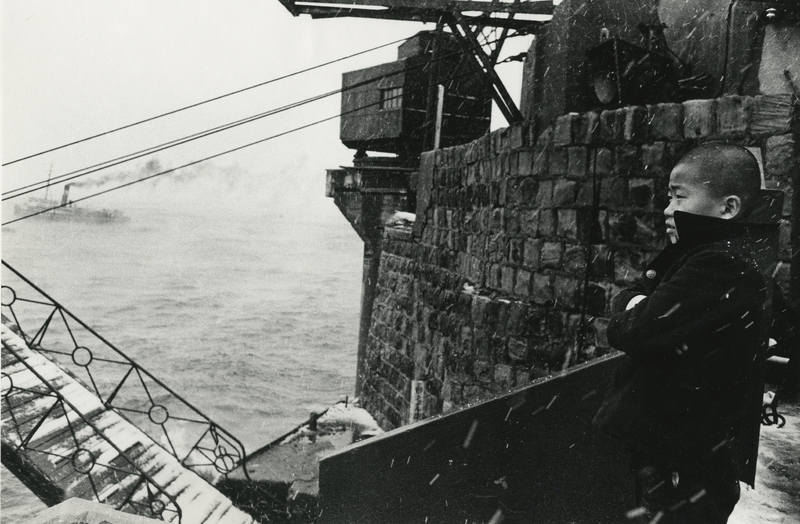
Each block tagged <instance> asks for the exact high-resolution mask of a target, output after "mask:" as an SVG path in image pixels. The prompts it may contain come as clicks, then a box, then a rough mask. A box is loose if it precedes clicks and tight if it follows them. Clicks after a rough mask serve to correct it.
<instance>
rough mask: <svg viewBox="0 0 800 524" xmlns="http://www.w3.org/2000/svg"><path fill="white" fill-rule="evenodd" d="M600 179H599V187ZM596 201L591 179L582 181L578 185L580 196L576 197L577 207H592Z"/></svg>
mask: <svg viewBox="0 0 800 524" xmlns="http://www.w3.org/2000/svg"><path fill="white" fill-rule="evenodd" d="M600 182H601V181H600V180H598V181H597V184H598V187H599V185H600ZM593 202H594V184H593V183H592V181H591V180H589V181H586V182H582V183H581V184H580V185H579V186H578V197H577V198H576V199H575V206H576V207H591V206H592V203H593Z"/></svg>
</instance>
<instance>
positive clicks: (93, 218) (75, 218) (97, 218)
mask: <svg viewBox="0 0 800 524" xmlns="http://www.w3.org/2000/svg"><path fill="white" fill-rule="evenodd" d="M71 185H72V184H66V185H64V193H63V194H62V195H61V201H60V202H59V201H58V200H53V199H50V198H47V196H46V195H45V197H44V198H31V199H29V200H28V201H27V202H26V203H24V204H22V205H16V206H14V214H15V215H16V216H18V217H29V218H39V219H45V220H58V221H70V222H89V223H112V222H113V223H119V222H127V221H128V220H130V218H129V217H127V216H126V215H125V214H124V213H123V212H122V211H119V210H117V209H90V208H86V207H81V206H77V205H75V204H74V203H73V202H72V201H71V200H70V199H69V190H70V186H71Z"/></svg>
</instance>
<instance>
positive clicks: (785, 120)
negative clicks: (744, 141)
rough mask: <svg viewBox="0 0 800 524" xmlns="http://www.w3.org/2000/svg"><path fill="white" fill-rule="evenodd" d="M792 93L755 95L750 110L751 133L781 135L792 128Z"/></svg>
mask: <svg viewBox="0 0 800 524" xmlns="http://www.w3.org/2000/svg"><path fill="white" fill-rule="evenodd" d="M791 126H792V97H791V95H759V96H756V97H753V99H752V104H751V111H750V133H751V134H753V135H754V136H766V135H781V134H784V133H788V132H789V131H791V129H792V127H791Z"/></svg>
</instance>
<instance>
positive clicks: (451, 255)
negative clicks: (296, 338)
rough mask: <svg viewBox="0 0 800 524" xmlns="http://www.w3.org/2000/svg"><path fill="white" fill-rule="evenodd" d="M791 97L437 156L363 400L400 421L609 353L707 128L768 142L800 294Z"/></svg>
mask: <svg viewBox="0 0 800 524" xmlns="http://www.w3.org/2000/svg"><path fill="white" fill-rule="evenodd" d="M793 101H794V99H793V98H792V97H791V96H789V95H776V96H758V97H735V96H731V97H725V98H720V99H716V100H692V101H687V102H684V103H683V104H659V105H654V106H648V107H626V108H622V109H618V110H609V111H603V112H587V113H581V114H577V113H573V114H568V115H564V116H561V117H559V118H558V119H557V120H556V121H555V123H554V124H553V125H552V126H550V127H549V128H547V129H543V130H537V129H535V126H531V125H521V126H515V127H511V128H508V129H502V130H499V131H496V132H493V133H491V134H487V135H485V136H484V137H482V138H480V139H478V140H476V141H474V142H472V143H469V144H466V145H462V146H457V147H453V148H449V149H444V150H438V151H435V152H429V153H425V154H423V157H422V159H421V171H420V178H419V180H418V186H417V222H416V224H415V228H414V230H413V232H412V231H402V230H387V231H386V234H385V235H384V239H383V250H382V254H381V259H380V269H379V276H378V282H377V289H376V299H375V303H374V307H373V312H372V319H371V323H370V329H369V338H368V340H367V344H366V345H367V351H366V357H365V358H366V366H365V368H364V369H365V375H364V376H363V377H360V379H361V380H362V381H363V382H362V383H363V389H362V393H361V398H362V402H363V404H364V405H365V407H366V408H367V409H368V410H369V411H370V412H371V413H373V414H374V415H375V416H376V418H377V419H378V420H379V423H380V424H381V425H382V426H383V427H384V428H385V429H391V428H394V427H398V426H401V425H404V424H406V423H409V422H412V421H415V420H420V419H422V418H426V417H429V416H431V415H434V414H437V413H441V412H442V411H447V410H449V409H451V408H454V407H458V406H463V405H466V404H469V403H471V402H474V401H476V400H479V399H483V398H486V397H489V396H492V395H494V394H497V393H500V392H502V391H506V390H508V389H511V388H514V387H518V386H521V385H524V384H527V383H528V382H529V381H530V380H531V379H535V378H538V377H540V376H544V375H547V374H549V373H552V372H554V371H557V370H560V369H562V368H563V367H564V366H569V365H573V364H575V363H578V362H582V361H585V360H588V359H591V358H594V357H596V356H599V355H601V354H603V353H606V352H608V351H609V349H608V348H607V346H606V344H605V343H604V340H603V335H602V329H600V330H597V329H596V328H597V327H598V326H601V325H602V319H601V320H597V319H596V317H602V316H604V315H605V314H607V313H606V312H607V309H608V304H609V300H610V298H611V297H612V296H613V295H614V294H615V293H616V292H617V291H618V289H619V288H620V287H623V286H626V285H628V284H630V283H632V282H633V281H634V280H635V279H636V278H637V277H638V275H639V272H640V271H641V269H642V267H643V265H644V264H645V263H646V261H647V260H648V259H649V257H650V256H651V255H653V254H654V253H656V252H657V251H658V250H659V249H660V248H661V247H662V246H663V243H664V235H663V215H662V210H663V208H664V207H665V206H666V194H667V180H668V176H669V171H670V170H671V168H672V166H673V165H674V163H675V161H676V160H677V159H678V158H679V157H680V156H681V155H682V154H683V153H684V152H685V151H687V150H688V149H690V148H691V147H693V146H694V145H696V144H697V143H700V142H703V141H710V140H726V141H730V142H734V143H737V144H741V145H745V146H748V147H755V148H757V149H758V150H760V152H761V153H762V155H763V157H764V166H765V170H766V186H767V187H768V188H778V189H782V190H784V191H786V192H787V195H786V196H787V198H786V199H785V206H784V210H783V215H784V221H783V223H782V227H781V248H780V253H779V257H780V260H781V262H780V263H779V265H778V267H777V268H776V271H775V275H776V277H777V278H778V280H779V281H780V282H781V283H782V285H783V286H784V287H785V288H786V289H787V291H789V288H790V287H792V289H791V293H792V295H791V296H792V297H793V299H794V300H795V302H796V300H797V297H798V294H800V293H798V291H800V289H798V280H800V279H798V271H799V270H800V263H797V262H798V261H797V260H795V264H794V266H792V265H791V264H790V262H791V258H792V256H794V257H795V259H796V258H797V257H798V253H797V251H798V250H797V249H795V250H794V255H793V253H792V249H791V247H790V246H791V245H792V244H793V245H795V246H797V245H800V242H798V231H800V228H798V227H797V226H796V225H795V227H794V230H793V229H792V221H793V220H794V222H795V223H796V218H794V219H793V218H792V204H793V203H794V205H798V203H797V197H796V196H794V195H793V194H792V188H793V187H794V185H795V184H797V178H798V158H800V155H798V144H800V138H798V137H799V136H800V135H799V134H798V121H799V119H798V117H797V112H796V109H793ZM793 126H794V128H793ZM793 201H794V202H793ZM587 273H588V279H587V278H586V276H587Z"/></svg>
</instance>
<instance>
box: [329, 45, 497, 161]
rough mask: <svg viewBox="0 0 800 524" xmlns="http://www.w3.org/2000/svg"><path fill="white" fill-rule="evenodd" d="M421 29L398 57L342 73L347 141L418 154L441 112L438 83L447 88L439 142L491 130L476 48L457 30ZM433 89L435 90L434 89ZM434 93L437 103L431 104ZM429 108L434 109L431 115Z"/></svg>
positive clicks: (355, 146)
mask: <svg viewBox="0 0 800 524" xmlns="http://www.w3.org/2000/svg"><path fill="white" fill-rule="evenodd" d="M435 38H436V35H435V34H434V33H432V32H429V31H424V32H421V33H418V34H417V35H415V36H414V37H412V38H410V39H409V40H407V41H406V42H405V43H403V44H402V45H401V46H400V48H399V52H398V58H399V59H398V60H397V61H396V62H390V63H387V64H381V65H377V66H374V67H369V68H366V69H360V70H358V71H352V72H349V73H345V74H344V75H342V116H341V131H340V138H341V140H342V143H344V145H346V146H347V147H349V148H351V149H356V150H359V151H360V152H362V151H363V152H366V151H378V152H384V153H395V154H397V155H399V156H401V157H416V156H418V155H419V153H421V152H422V151H424V150H425V149H426V144H425V136H426V132H428V131H429V130H430V128H431V126H433V125H434V121H435V117H436V111H435V108H436V103H435V101H436V100H437V98H436V97H437V93H438V92H439V87H438V86H439V85H441V86H443V87H444V99H443V106H442V108H443V110H442V125H441V142H440V147H449V146H453V145H457V144H463V143H466V142H469V141H472V140H474V139H476V138H478V137H480V136H481V135H483V134H484V133H486V131H488V129H489V123H490V117H491V100H492V99H491V91H490V88H488V87H487V85H486V83H485V81H484V80H483V76H482V75H481V74H479V73H480V71H479V66H478V64H477V62H476V60H475V58H474V56H473V55H472V54H471V53H468V52H465V51H464V50H463V49H462V48H461V47H460V46H459V45H458V42H456V41H455V39H454V37H453V35H451V34H449V33H443V34H442V40H441V42H442V46H441V49H440V50H439V52H438V60H434V58H433V55H434V54H433V44H434V40H435ZM431 88H433V89H431ZM429 97H434V103H433V104H429ZM429 107H433V108H434V110H433V111H432V113H433V114H431V115H428V110H429Z"/></svg>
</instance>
